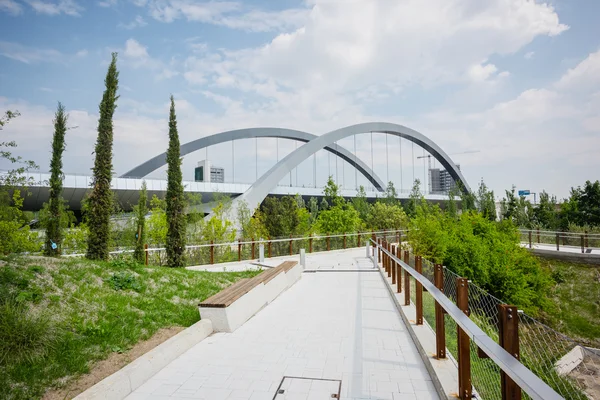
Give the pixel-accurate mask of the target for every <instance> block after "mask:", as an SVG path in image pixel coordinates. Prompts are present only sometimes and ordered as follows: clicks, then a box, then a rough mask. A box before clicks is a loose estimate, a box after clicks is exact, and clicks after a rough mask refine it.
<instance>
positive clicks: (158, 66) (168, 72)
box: [121, 38, 179, 80]
mask: <svg viewBox="0 0 600 400" xmlns="http://www.w3.org/2000/svg"><path fill="white" fill-rule="evenodd" d="M121 53H122V54H123V59H124V61H125V62H126V63H127V64H128V65H130V66H132V67H133V68H147V69H150V70H153V71H155V72H156V75H155V78H156V79H159V80H160V79H170V78H172V77H174V76H177V75H178V74H179V72H178V71H177V70H176V69H175V62H174V61H171V63H169V64H166V63H164V62H163V61H161V60H159V59H157V58H153V57H151V56H150V55H149V54H148V49H147V47H146V46H143V45H142V44H141V43H140V42H138V41H137V40H135V39H133V38H132V39H128V40H127V41H126V42H125V48H124V49H123V51H122V52H121Z"/></svg>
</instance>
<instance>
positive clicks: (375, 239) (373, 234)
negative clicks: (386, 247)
mask: <svg viewBox="0 0 600 400" xmlns="http://www.w3.org/2000/svg"><path fill="white" fill-rule="evenodd" d="M371 240H373V242H375V243H377V238H376V237H375V233H373V230H371ZM373 257H375V246H373Z"/></svg>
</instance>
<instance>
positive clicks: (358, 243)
mask: <svg viewBox="0 0 600 400" xmlns="http://www.w3.org/2000/svg"><path fill="white" fill-rule="evenodd" d="M356 247H360V231H358V239H357V245H356Z"/></svg>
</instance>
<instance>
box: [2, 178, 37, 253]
mask: <svg viewBox="0 0 600 400" xmlns="http://www.w3.org/2000/svg"><path fill="white" fill-rule="evenodd" d="M2 194H3V195H6V196H8V192H6V191H4V192H3V193H2ZM22 207H23V197H21V191H20V190H19V189H14V190H13V192H12V196H11V197H10V202H7V201H2V202H0V254H10V253H19V252H25V251H38V250H39V247H38V244H37V243H36V241H35V238H34V236H33V235H32V234H31V232H30V230H29V225H24V223H26V220H27V218H25V215H24V213H23V211H22Z"/></svg>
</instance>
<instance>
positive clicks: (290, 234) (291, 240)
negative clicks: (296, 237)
mask: <svg viewBox="0 0 600 400" xmlns="http://www.w3.org/2000/svg"><path fill="white" fill-rule="evenodd" d="M291 255H292V234H291V233H290V256H291Z"/></svg>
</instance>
